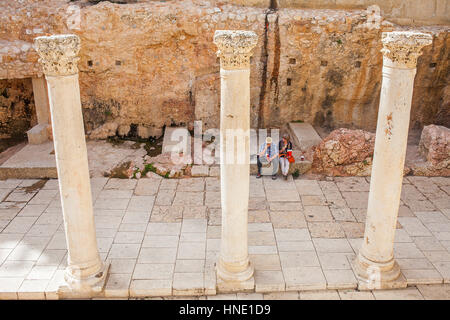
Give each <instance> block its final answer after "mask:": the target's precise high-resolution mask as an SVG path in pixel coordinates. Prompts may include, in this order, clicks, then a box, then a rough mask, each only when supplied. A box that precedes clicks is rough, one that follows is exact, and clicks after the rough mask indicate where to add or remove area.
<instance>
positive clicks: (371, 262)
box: [353, 32, 432, 289]
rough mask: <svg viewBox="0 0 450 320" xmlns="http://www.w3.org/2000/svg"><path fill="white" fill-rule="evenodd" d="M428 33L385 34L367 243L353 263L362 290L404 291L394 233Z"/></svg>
mask: <svg viewBox="0 0 450 320" xmlns="http://www.w3.org/2000/svg"><path fill="white" fill-rule="evenodd" d="M431 42H432V37H431V36H430V35H429V34H424V33H416V32H386V33H383V35H382V43H383V49H382V53H383V80H382V86H381V96H380V106H379V110H378V122H377V131H376V138H375V150H374V159H373V167H372V175H371V179H370V192H369V203H368V208H367V218H366V228H365V233H364V241H363V244H362V247H361V249H360V251H359V254H358V256H357V258H356V260H355V262H354V264H353V268H354V271H355V273H356V275H357V277H358V280H359V288H360V289H384V288H394V287H405V286H406V281H404V278H403V276H402V277H400V275H401V273H400V268H399V266H398V264H397V262H396V261H395V259H394V235H395V228H396V224H397V215H398V209H399V204H400V193H401V190H402V181H403V168H404V163H405V154H406V145H407V140H408V128H409V118H410V110H411V100H412V93H413V87H414V77H415V74H416V65H417V59H418V57H419V56H420V55H421V49H422V48H423V47H424V46H426V45H429V44H431Z"/></svg>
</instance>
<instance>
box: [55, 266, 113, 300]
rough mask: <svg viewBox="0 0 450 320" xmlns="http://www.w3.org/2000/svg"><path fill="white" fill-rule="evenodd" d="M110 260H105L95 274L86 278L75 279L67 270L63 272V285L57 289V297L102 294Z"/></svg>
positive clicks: (85, 296)
mask: <svg viewBox="0 0 450 320" xmlns="http://www.w3.org/2000/svg"><path fill="white" fill-rule="evenodd" d="M110 266H111V263H110V262H105V263H104V264H103V265H102V267H101V269H100V271H99V272H97V273H96V274H95V275H93V276H91V277H89V278H86V279H77V278H74V277H73V275H72V274H71V273H70V272H68V269H66V272H65V273H64V280H65V281H66V284H65V285H62V286H60V287H59V289H58V297H59V298H63V299H64V298H92V297H99V296H101V295H102V292H103V289H104V287H105V285H106V279H107V276H108V272H109V267H110Z"/></svg>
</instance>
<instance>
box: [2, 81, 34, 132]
mask: <svg viewBox="0 0 450 320" xmlns="http://www.w3.org/2000/svg"><path fill="white" fill-rule="evenodd" d="M0 119H1V121H0V139H5V138H11V137H13V138H14V137H16V136H23V135H24V134H25V132H26V131H27V130H28V129H30V128H31V127H32V126H33V125H34V124H36V112H35V106H34V99H33V87H32V85H31V79H29V78H28V79H3V80H0Z"/></svg>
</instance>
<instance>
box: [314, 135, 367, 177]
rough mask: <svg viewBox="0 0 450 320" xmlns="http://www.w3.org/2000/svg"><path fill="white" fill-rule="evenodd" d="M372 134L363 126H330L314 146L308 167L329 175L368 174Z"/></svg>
mask: <svg viewBox="0 0 450 320" xmlns="http://www.w3.org/2000/svg"><path fill="white" fill-rule="evenodd" d="M374 144H375V134H373V133H370V132H366V131H363V130H351V129H345V128H340V129H337V130H334V131H332V132H331V133H330V135H329V136H328V137H326V138H325V139H324V140H323V141H322V142H321V143H320V144H319V145H317V146H316V147H314V158H313V163H312V171H313V172H314V173H322V174H326V175H330V176H368V175H370V171H371V168H372V157H373V149H374Z"/></svg>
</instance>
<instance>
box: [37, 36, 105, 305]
mask: <svg viewBox="0 0 450 320" xmlns="http://www.w3.org/2000/svg"><path fill="white" fill-rule="evenodd" d="M34 45H35V49H36V51H37V52H38V54H39V57H40V59H39V62H40V63H41V64H42V67H43V70H44V74H45V78H46V80H47V86H48V93H49V101H50V111H51V120H52V127H53V141H54V145H55V157H56V167H57V171H58V180H59V192H60V196H61V204H62V211H63V216H64V229H65V233H66V243H67V249H68V265H67V268H66V270H65V277H64V278H65V280H66V283H67V285H68V287H65V286H63V287H61V288H60V291H61V292H60V294H61V295H63V296H64V295H66V296H71V295H73V294H75V295H78V296H82V297H87V296H92V295H94V294H95V293H97V292H99V291H101V290H102V287H103V285H104V281H105V278H106V273H107V271H108V270H107V269H108V268H107V266H105V264H104V263H103V262H102V260H101V259H100V255H99V251H98V247H97V239H96V234H95V226H94V214H93V209H92V195H91V185H90V179H89V168H88V158H87V149H86V141H85V133H84V124H83V115H82V113H81V101H80V88H79V84H78V67H77V62H78V59H79V58H78V56H77V55H78V52H79V50H80V39H79V38H78V36H76V35H56V36H50V37H38V38H36V39H35V41H34Z"/></svg>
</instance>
